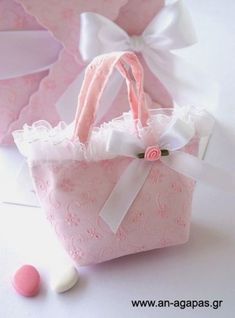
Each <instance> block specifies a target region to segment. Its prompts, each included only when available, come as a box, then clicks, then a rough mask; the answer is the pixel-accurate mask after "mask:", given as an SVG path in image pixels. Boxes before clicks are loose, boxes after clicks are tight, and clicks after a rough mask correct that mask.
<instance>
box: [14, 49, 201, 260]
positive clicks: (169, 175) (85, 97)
mask: <svg viewBox="0 0 235 318" xmlns="http://www.w3.org/2000/svg"><path fill="white" fill-rule="evenodd" d="M114 68H117V69H118V71H119V72H120V73H121V74H122V76H123V77H124V78H125V80H126V83H127V92H128V100H129V104H130V108H131V112H128V113H123V115H122V116H121V117H118V118H115V119H113V120H112V121H109V122H106V123H104V124H102V125H101V126H100V127H93V123H94V120H95V115H96V112H97V109H98V107H99V101H100V98H101V96H102V92H103V90H104V88H105V85H106V84H107V82H108V80H109V77H110V76H111V73H112V71H113V69H114ZM129 69H130V70H131V75H130V71H128V70H129ZM200 119H201V116H198V115H197V112H195V111H194V110H193V109H191V108H189V107H187V108H184V107H182V108H181V109H180V110H179V111H177V109H175V110H174V109H159V110H148V105H147V99H146V98H145V93H144V91H143V69H142V66H141V64H140V62H139V60H138V58H137V57H136V55H135V54H134V53H131V52H125V53H124V52H117V53H111V54H107V55H102V56H99V57H97V58H95V59H94V60H93V61H92V62H91V64H90V65H89V66H88V67H87V70H86V73H85V78H84V82H83V85H82V88H81V91H80V95H79V102H78V108H77V113H76V117H75V122H74V123H73V124H72V125H69V126H66V125H64V124H59V125H58V126H56V127H55V128H52V127H51V126H50V124H49V123H47V122H45V121H40V122H36V123H34V124H33V125H32V126H31V127H29V126H25V128H24V130H21V131H16V132H14V139H15V142H16V144H17V146H18V148H19V150H20V151H21V153H22V154H23V155H25V156H26V157H27V158H28V162H29V166H30V170H31V174H32V178H33V180H34V184H35V189H36V192H37V195H38V197H39V200H40V202H41V205H42V207H43V209H44V210H45V212H46V215H47V218H48V220H49V221H50V223H51V224H52V226H53V228H54V230H55V232H56V234H57V235H58V238H59V239H60V240H61V242H62V244H63V246H64V248H65V249H66V251H67V252H68V253H69V255H70V256H71V257H72V258H73V260H74V262H75V263H76V264H78V265H87V264H94V263H99V262H103V261H107V260H110V259H114V258H117V257H120V256H123V255H127V254H132V253H137V252H141V251H146V250H151V249H155V248H162V247H165V246H170V245H176V244H182V243H185V242H186V241H187V240H188V237H189V228H190V216H191V203H192V195H193V190H194V183H195V182H194V181H193V180H192V179H190V178H188V177H186V176H184V175H183V174H181V173H179V172H177V171H176V170H177V165H176V164H174V163H176V162H178V161H177V160H181V156H184V155H185V156H191V157H194V156H192V155H196V154H197V146H198V140H199V138H198V137H199V135H200V134H199V131H198V130H197V127H199V126H200V125H199V124H198V123H199V121H200ZM181 135H184V138H181V137H182V136H181ZM183 139H184V141H183V142H182V140H183ZM190 154H192V155H190Z"/></svg>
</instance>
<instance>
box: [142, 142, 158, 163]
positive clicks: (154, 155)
mask: <svg viewBox="0 0 235 318" xmlns="http://www.w3.org/2000/svg"><path fill="white" fill-rule="evenodd" d="M160 157H161V149H160V148H159V147H158V146H150V147H148V148H147V149H146V151H145V154H144V159H145V160H148V161H156V160H159V159H160Z"/></svg>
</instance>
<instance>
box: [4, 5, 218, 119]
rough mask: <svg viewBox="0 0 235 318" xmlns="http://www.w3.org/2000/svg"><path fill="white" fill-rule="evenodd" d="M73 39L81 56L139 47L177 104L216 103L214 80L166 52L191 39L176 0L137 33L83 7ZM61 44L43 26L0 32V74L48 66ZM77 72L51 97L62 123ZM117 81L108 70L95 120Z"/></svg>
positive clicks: (69, 115)
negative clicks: (56, 97) (57, 95)
mask: <svg viewBox="0 0 235 318" xmlns="http://www.w3.org/2000/svg"><path fill="white" fill-rule="evenodd" d="M79 43H80V52H81V56H82V58H83V59H84V60H86V61H90V60H91V59H92V58H94V57H95V56H97V55H99V54H104V53H108V52H111V51H123V50H124V51H126V50H132V51H135V52H139V53H141V54H142V56H143V58H144V60H145V61H146V63H147V65H148V66H149V68H150V70H151V71H152V73H153V74H155V75H156V77H157V78H158V79H159V80H160V81H161V82H162V83H163V84H164V86H165V87H166V89H167V90H168V91H169V93H170V95H171V96H172V99H173V100H174V101H175V102H176V103H177V104H178V105H180V106H181V105H182V106H184V105H190V106H201V107H204V106H205V107H207V106H208V105H214V104H216V94H215V89H214V87H215V85H214V84H213V83H212V82H210V81H208V80H207V79H206V78H207V77H206V76H205V75H204V74H202V73H201V72H199V71H198V70H196V69H195V68H194V67H192V66H191V65H190V64H188V63H186V62H185V61H184V60H183V59H182V58H180V57H179V56H177V55H176V54H175V53H173V52H172V51H174V50H175V49H177V50H179V49H183V48H185V47H188V46H190V45H192V44H194V43H196V37H195V32H194V28H193V25H192V22H191V18H190V15H189V13H188V11H187V10H186V8H185V6H184V3H183V1H182V0H176V1H174V2H173V3H172V4H169V5H166V6H165V7H163V8H162V9H161V11H160V12H159V13H158V14H157V15H156V16H155V18H154V19H153V20H152V22H151V23H150V24H149V25H148V26H147V28H146V29H145V30H144V32H143V33H142V34H141V35H139V36H137V35H136V36H129V35H128V34H127V33H126V32H125V31H124V30H123V29H121V28H120V27H119V26H118V25H117V24H115V23H114V22H112V21H111V20H109V19H107V18H105V17H104V16H101V15H99V14H96V13H91V12H87V13H83V14H81V30H80V40H79ZM61 48H62V46H61V44H60V43H59V42H58V41H56V40H55V39H54V38H53V37H52V36H51V35H50V33H49V32H48V31H44V30H36V31H2V32H0V51H1V58H0V79H6V78H13V77H16V76H23V75H26V74H31V73H36V72H39V71H42V70H46V69H49V68H50V67H51V65H52V64H53V63H54V62H56V60H57V58H58V54H59V52H60V50H61ZM83 76H84V72H82V73H80V74H79V75H78V76H77V78H76V79H75V80H74V82H73V83H72V84H71V85H70V86H69V87H68V88H67V90H66V91H65V93H64V94H63V95H62V96H61V98H60V99H59V100H58V101H57V110H58V112H59V114H60V116H61V119H62V120H64V121H65V122H67V123H70V122H72V121H73V119H74V114H75V109H76V106H77V95H78V92H79V89H80V87H81V83H82V80H83ZM121 85H122V78H121V76H120V75H119V74H118V73H116V74H114V76H113V78H112V80H111V82H110V83H109V85H108V87H107V89H106V91H105V94H104V97H103V98H102V107H100V110H101V112H100V113H99V114H98V117H97V121H99V120H100V119H101V118H102V117H103V115H104V114H105V113H106V111H107V110H108V108H109V107H110V106H111V105H112V102H113V100H114V99H115V97H116V96H117V94H118V92H119V90H120V87H121Z"/></svg>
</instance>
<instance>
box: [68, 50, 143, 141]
mask: <svg viewBox="0 0 235 318" xmlns="http://www.w3.org/2000/svg"><path fill="white" fill-rule="evenodd" d="M126 66H127V67H128V66H130V68H131V71H132V75H133V79H134V81H133V80H132V79H131V77H130V75H129V73H128V71H127V69H126ZM114 67H116V68H117V69H118V70H119V72H120V73H121V74H122V76H123V77H124V78H125V80H126V84H127V91H128V99H129V104H130V108H131V111H132V114H133V119H134V120H139V121H140V122H141V124H142V125H143V126H144V125H146V122H147V120H148V118H149V115H148V109H147V107H146V103H145V94H144V90H143V69H142V66H141V64H140V62H139V60H138V58H137V56H136V55H135V54H134V53H132V52H115V53H111V54H104V55H100V56H98V57H96V58H95V59H94V60H93V61H92V62H91V63H90V64H89V65H88V67H87V69H86V72H85V77H84V81H83V84H82V87H81V91H80V94H79V97H78V107H77V112H76V115H75V130H74V139H77V138H78V139H79V140H80V142H82V143H86V142H87V141H88V139H89V136H90V132H91V129H92V126H93V123H94V120H95V114H96V112H97V109H98V107H99V103H100V99H101V96H102V94H103V91H104V89H105V86H106V84H107V82H108V80H109V77H110V76H111V74H112V72H113V69H114Z"/></svg>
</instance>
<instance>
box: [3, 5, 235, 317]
mask: <svg viewBox="0 0 235 318" xmlns="http://www.w3.org/2000/svg"><path fill="white" fill-rule="evenodd" d="M186 3H187V4H188V7H189V9H190V11H191V13H192V17H193V19H194V22H195V24H196V27H197V31H198V36H199V38H200V44H198V45H197V46H196V47H195V48H193V49H190V55H191V58H192V59H194V61H195V63H196V64H198V65H199V64H201V65H202V66H203V67H206V69H207V70H208V71H209V73H210V74H211V75H212V76H213V77H214V78H215V79H217V80H218V81H219V84H220V86H221V92H220V103H219V107H218V109H217V111H216V112H214V115H215V117H216V119H217V120H218V122H217V126H216V128H215V132H214V134H213V137H212V139H211V142H210V144H209V148H208V151H207V154H206V161H208V162H211V163H213V164H217V165H219V166H221V167H224V168H227V169H231V170H233V171H235V149H234V148H235V84H234V83H235V63H234V52H235V41H234V34H235V2H234V1H233V0H227V1H221V0H197V1H195V0H186ZM186 55H187V54H186ZM4 151H5V152H8V151H9V152H11V151H12V150H4ZM10 155H12V153H11V154H10ZM0 156H2V154H0ZM1 159H2V157H0V162H1V163H2V160H1ZM4 168H6V169H10V167H8V165H7V164H5V166H4ZM0 182H1V184H2V185H4V183H7V180H4V179H1V180H0ZM0 217H1V222H0V317H1V318H16V317H17V318H25V317H32V318H36V317H40V318H48V317H57V318H67V317H82V318H86V317H89V318H90V317H102V318H105V317H114V318H115V317H128V318H131V317H137V318H138V317H157V316H161V317H163V318H165V317H205V318H207V317H227V318H229V317H234V315H235V195H231V194H228V193H224V192H222V191H219V190H215V189H213V188H210V187H206V186H204V185H201V184H200V185H198V186H197V189H196V192H195V196H194V201H193V213H192V227H191V237H190V240H189V242H188V243H187V244H186V245H182V246H179V247H171V248H166V249H162V250H155V251H151V252H146V253H143V254H139V255H134V256H128V257H124V258H121V259H118V260H115V261H111V262H107V263H104V264H101V265H98V266H93V267H87V268H81V269H80V274H81V278H80V283H79V284H78V285H77V286H76V287H75V288H74V289H73V290H71V291H70V292H68V293H66V294H62V295H57V294H55V293H53V292H52V291H51V290H50V288H49V276H50V273H51V272H52V271H53V268H55V266H56V264H57V263H58V262H60V261H61V260H63V261H64V258H65V255H64V252H63V250H62V249H61V248H60V246H59V244H58V242H57V241H56V239H55V237H54V235H53V233H52V231H51V229H50V227H49V225H48V224H47V221H46V220H45V218H44V215H43V212H42V211H41V210H40V209H38V208H26V207H19V206H11V205H0ZM25 263H32V264H34V265H35V266H36V267H37V268H38V269H39V270H40V273H41V276H42V282H43V284H42V292H41V293H40V295H39V296H38V297H35V298H33V299H27V298H23V297H20V296H19V295H18V294H16V293H15V292H14V290H13V289H12V286H11V277H12V274H13V273H14V271H15V270H16V269H17V267H19V266H20V265H22V264H25ZM132 299H143V300H145V299H149V300H154V299H156V300H160V299H169V300H171V301H174V300H176V299H178V300H181V299H185V300H188V299H189V300H193V299H195V300H200V299H202V300H206V299H208V300H223V303H222V306H221V308H219V309H217V310H216V309H212V308H198V309H194V310H193V309H191V308H189V309H184V310H181V309H177V308H172V307H171V308H162V309H160V308H142V309H141V308H133V307H132V306H131V300H132Z"/></svg>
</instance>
